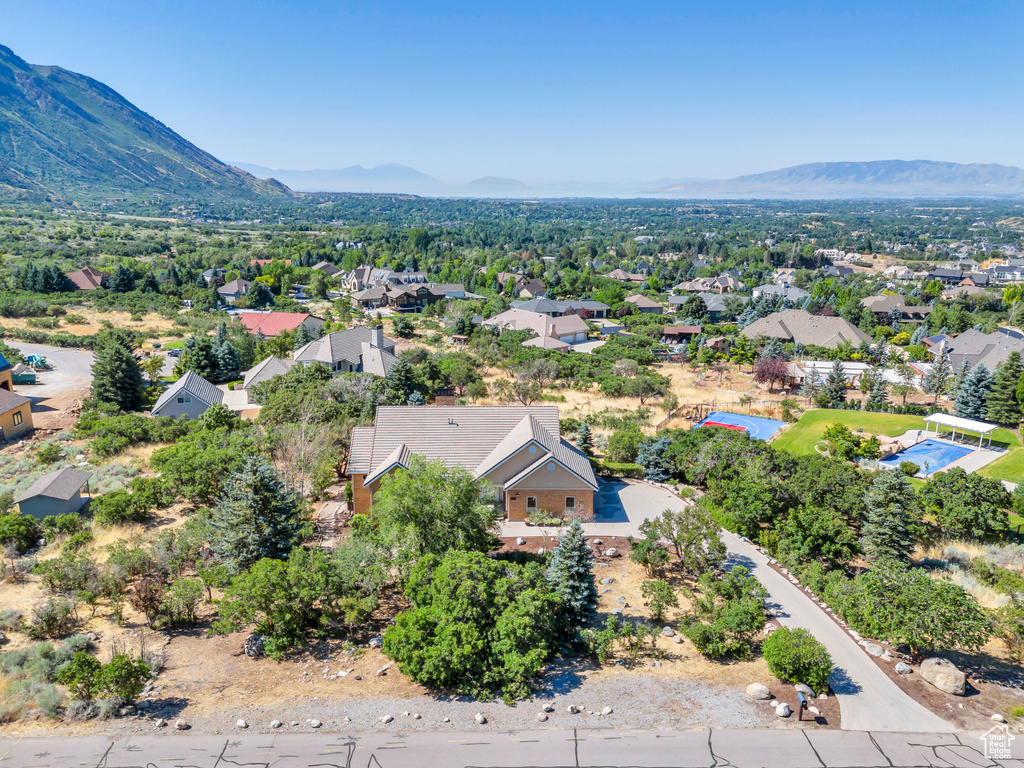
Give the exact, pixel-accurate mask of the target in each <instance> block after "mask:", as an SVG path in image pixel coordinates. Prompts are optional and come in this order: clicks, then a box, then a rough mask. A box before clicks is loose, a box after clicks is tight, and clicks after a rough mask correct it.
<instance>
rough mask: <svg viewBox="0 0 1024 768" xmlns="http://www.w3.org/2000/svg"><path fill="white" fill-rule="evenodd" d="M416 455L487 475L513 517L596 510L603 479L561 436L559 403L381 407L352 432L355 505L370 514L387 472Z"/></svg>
mask: <svg viewBox="0 0 1024 768" xmlns="http://www.w3.org/2000/svg"><path fill="white" fill-rule="evenodd" d="M413 456H421V457H422V458H424V459H427V460H428V461H438V460H440V461H443V462H444V463H446V464H448V465H450V466H457V467H462V468H463V469H465V470H467V471H468V472H471V473H472V474H473V476H474V477H477V478H480V479H482V480H486V481H487V482H488V483H490V485H491V487H492V488H493V489H494V496H493V500H494V502H495V503H496V504H497V505H498V507H499V508H500V509H501V510H502V512H503V514H504V517H505V518H506V519H508V520H524V519H526V517H527V516H528V515H530V514H533V513H536V512H545V513H548V514H554V515H558V516H562V515H565V514H567V513H580V514H582V515H587V516H589V515H593V513H594V492H595V491H596V490H597V478H596V477H595V476H594V470H593V469H592V468H591V466H590V460H589V459H588V458H587V457H586V456H585V455H584V454H583V453H581V452H580V451H579V450H577V449H576V448H575V447H574V446H572V445H570V444H569V443H568V442H567V441H565V440H563V439H562V438H561V437H560V432H559V423H558V408H557V407H556V406H551V405H542V406H536V405H535V406H441V407H422V406H381V407H379V408H378V409H377V418H376V421H375V423H374V426H372V427H355V428H354V429H353V430H352V438H351V445H350V449H349V459H348V475H349V477H350V479H351V481H352V507H353V510H354V511H355V512H357V513H360V514H365V513H367V512H370V511H371V510H372V507H373V496H374V494H375V493H376V492H377V491H378V490H379V489H380V484H381V480H382V479H383V478H384V476H385V475H387V474H390V473H392V472H396V471H399V470H402V469H408V468H409V465H410V463H411V460H412V457H413Z"/></svg>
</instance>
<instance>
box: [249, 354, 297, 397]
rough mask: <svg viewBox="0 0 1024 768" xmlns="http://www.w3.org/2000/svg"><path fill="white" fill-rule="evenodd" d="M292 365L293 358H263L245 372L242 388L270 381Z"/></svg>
mask: <svg viewBox="0 0 1024 768" xmlns="http://www.w3.org/2000/svg"><path fill="white" fill-rule="evenodd" d="M293 365H295V361H294V360H288V359H285V358H281V357H268V358H265V359H263V360H261V361H260V362H258V363H256V365H254V366H253V367H252V368H250V369H249V370H248V371H246V372H245V380H244V381H243V382H242V389H249V388H250V387H255V386H256V385H257V384H262V383H263V382H264V381H270V380H271V379H272V378H274V377H275V376H279V375H280V374H282V373H287V372H288V371H289V370H291V368H292V366H293Z"/></svg>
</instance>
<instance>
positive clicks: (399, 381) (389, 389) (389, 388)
mask: <svg viewBox="0 0 1024 768" xmlns="http://www.w3.org/2000/svg"><path fill="white" fill-rule="evenodd" d="M384 386H385V394H384V402H385V403H387V404H388V405H406V404H407V403H408V402H409V398H410V397H411V396H412V393H413V392H416V391H418V390H419V382H418V381H417V380H416V371H415V370H414V369H413V367H412V364H411V363H410V362H409V361H408V360H407V359H406V358H404V357H400V358H398V362H397V363H395V365H394V367H393V368H392V369H391V370H390V371H389V372H388V375H387V376H385V377H384Z"/></svg>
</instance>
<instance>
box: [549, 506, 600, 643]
mask: <svg viewBox="0 0 1024 768" xmlns="http://www.w3.org/2000/svg"><path fill="white" fill-rule="evenodd" d="M547 580H548V584H550V585H551V591H552V592H554V593H555V595H557V596H558V599H559V600H560V601H561V603H562V617H563V619H564V621H565V626H566V629H567V632H568V634H570V635H571V636H575V634H576V632H577V631H578V630H580V629H581V628H583V627H585V626H586V625H587V624H589V623H590V620H591V618H592V617H593V615H594V611H595V609H596V608H597V585H596V584H595V583H594V556H593V554H592V553H591V551H590V547H588V546H587V542H586V541H585V540H584V538H583V526H582V525H581V524H580V522H579V520H574V521H573V522H572V524H571V525H570V526H569V527H568V529H567V530H566V531H565V533H564V534H563V535H562V539H561V541H560V542H559V544H558V546H557V547H555V551H554V552H553V553H552V554H551V562H550V563H549V564H548V571H547Z"/></svg>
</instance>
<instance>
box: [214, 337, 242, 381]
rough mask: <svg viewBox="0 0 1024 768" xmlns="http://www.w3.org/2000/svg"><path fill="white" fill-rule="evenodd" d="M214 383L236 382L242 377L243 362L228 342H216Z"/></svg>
mask: <svg viewBox="0 0 1024 768" xmlns="http://www.w3.org/2000/svg"><path fill="white" fill-rule="evenodd" d="M213 360H214V371H215V373H214V377H215V378H214V381H217V382H221V381H236V380H237V379H238V377H239V376H241V375H242V360H241V358H240V357H239V356H238V352H237V351H235V348H234V347H233V346H231V343H230V342H228V341H223V342H214V348H213Z"/></svg>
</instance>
